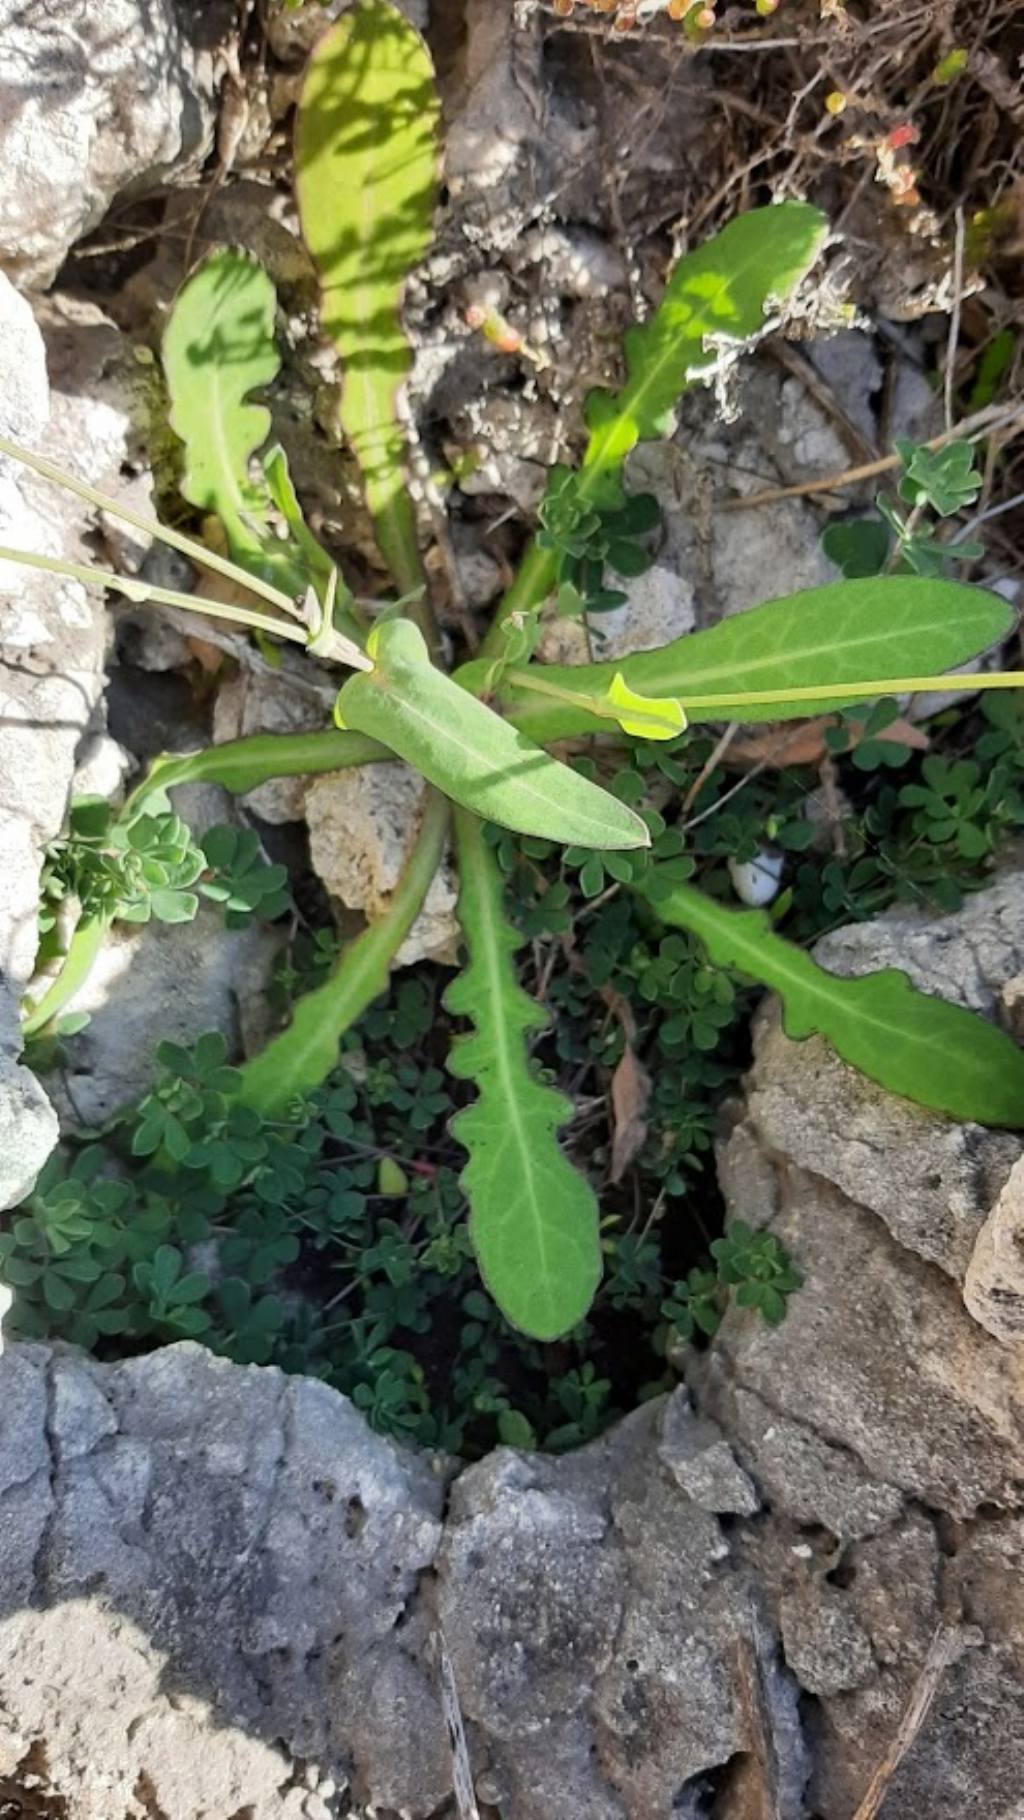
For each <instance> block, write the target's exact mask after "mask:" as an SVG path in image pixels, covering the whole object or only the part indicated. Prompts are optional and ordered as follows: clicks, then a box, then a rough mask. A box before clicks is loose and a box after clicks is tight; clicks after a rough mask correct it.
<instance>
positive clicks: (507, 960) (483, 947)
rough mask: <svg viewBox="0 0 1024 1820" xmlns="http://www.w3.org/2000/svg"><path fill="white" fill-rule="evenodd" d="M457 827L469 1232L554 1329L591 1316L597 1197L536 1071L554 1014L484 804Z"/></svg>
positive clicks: (452, 1062) (521, 1316) (457, 1068)
mask: <svg viewBox="0 0 1024 1820" xmlns="http://www.w3.org/2000/svg"><path fill="white" fill-rule="evenodd" d="M455 830H456V841H457V847H458V858H459V877H460V891H459V920H460V922H461V924H462V927H463V931H464V933H465V936H466V944H467V948H468V963H467V965H466V967H465V969H464V971H463V972H462V973H461V974H460V975H459V977H458V978H457V979H456V980H455V981H454V982H453V984H452V985H451V986H449V988H448V991H447V993H446V994H445V1005H446V1007H447V1009H448V1010H449V1011H451V1012H453V1013H454V1014H455V1015H456V1016H458V1017H466V1018H469V1019H470V1020H471V1022H472V1024H473V1026H474V1033H473V1034H472V1035H469V1036H463V1037H460V1038H458V1040H457V1041H456V1044H455V1046H454V1048H453V1050H452V1053H451V1056H450V1057H449V1062H448V1066H449V1068H450V1069H451V1072H452V1073H453V1074H455V1075H457V1076H458V1077H459V1079H460V1080H471V1081H473V1082H475V1084H476V1086H477V1089H478V1097H477V1099H476V1100H475V1102H474V1103H473V1105H472V1106H469V1107H467V1108H466V1110H465V1111H463V1112H459V1113H457V1114H456V1117H455V1118H454V1120H453V1121H452V1127H451V1129H452V1134H453V1136H454V1137H456V1138H457V1139H458V1141H459V1143H460V1144H461V1145H462V1146H463V1148H464V1149H465V1150H467V1151H468V1153H469V1162H468V1163H467V1164H466V1167H465V1169H464V1171H463V1173H462V1178H461V1179H462V1185H463V1187H464V1189H465V1191H466V1194H467V1196H468V1198H469V1203H470V1220H469V1230H470V1236H471V1238H472V1241H473V1248H474V1250H475V1252H476V1256H477V1259H478V1262H479V1265H480V1271H481V1274H482V1276H483V1279H484V1282H485V1283H486V1285H487V1288H488V1289H489V1291H490V1293H491V1295H492V1296H493V1297H494V1300H495V1301H496V1302H497V1304H498V1306H499V1308H500V1309H501V1311H502V1313H503V1314H504V1315H505V1317H506V1319H507V1320H509V1321H511V1322H512V1324H513V1326H515V1327H518V1328H520V1329H521V1330H522V1331H523V1332H524V1333H528V1334H531V1335H532V1336H533V1337H534V1338H535V1339H538V1340H554V1339H557V1338H558V1337H559V1335H560V1334H564V1333H568V1332H569V1330H570V1329H571V1328H573V1327H574V1326H575V1325H576V1323H577V1322H578V1321H580V1320H582V1319H583V1316H584V1315H585V1314H586V1312H587V1309H588V1308H589V1306H590V1303H591V1300H592V1298H593V1295H594V1291H595V1289H596V1288H597V1285H598V1282H599V1280H600V1276H601V1247H600V1241H599V1230H598V1229H599V1217H598V1206H597V1201H596V1198H595V1196H594V1193H593V1190H592V1189H591V1187H590V1184H589V1183H588V1182H587V1181H586V1180H585V1179H584V1177H583V1176H581V1175H580V1174H578V1172H577V1171H576V1170H575V1169H574V1168H573V1167H572V1164H571V1163H570V1162H569V1160H568V1158H567V1157H566V1155H565V1153H564V1151H563V1150H562V1148H561V1146H560V1144H559V1142H558V1133H559V1130H560V1129H561V1127H562V1126H563V1125H565V1124H566V1123H567V1121H568V1120H569V1118H571V1116H572V1105H571V1102H570V1101H569V1100H567V1099H566V1098H565V1096H564V1094H561V1093H559V1092H557V1091H556V1090H555V1088H553V1087H548V1086H546V1085H545V1084H544V1083H543V1082H541V1081H540V1080H538V1078H537V1075H536V1072H535V1070H534V1068H533V1067H532V1065H531V1063H530V1059H529V1052H528V1049H527V1042H526V1039H527V1036H528V1033H529V1032H530V1031H531V1030H537V1029H540V1028H543V1026H544V1025H545V1024H546V1022H547V1017H546V1014H545V1012H544V1011H543V1010H542V1008H541V1007H540V1006H539V1005H538V1004H537V1003H536V1002H535V1000H533V999H531V998H529V997H528V996H527V995H526V993H525V992H523V990H522V989H521V987H520V986H519V983H518V981H517V979H516V972H515V965H514V961H513V958H512V957H513V955H514V953H515V951H516V949H517V948H518V947H519V946H520V943H521V941H522V937H521V936H520V935H519V934H518V932H517V931H516V930H515V929H513V928H512V927H511V925H510V924H509V923H508V921H507V920H506V917H505V913H504V906H503V902H502V884H501V874H500V872H499V870H498V865H497V861H496V859H495V857H494V854H493V851H492V850H491V848H490V847H489V846H488V845H487V842H486V841H485V839H484V833H483V825H482V823H481V822H479V821H478V820H477V819H476V817H475V816H472V815H469V814H467V813H466V811H465V810H461V809H460V810H457V811H456V815H455Z"/></svg>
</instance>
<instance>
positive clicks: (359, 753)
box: [125, 727, 392, 813]
mask: <svg viewBox="0 0 1024 1820" xmlns="http://www.w3.org/2000/svg"><path fill="white" fill-rule="evenodd" d="M391 756H392V754H391V753H390V752H389V751H388V749H387V747H386V746H380V745H378V744H377V741H376V740H373V739H367V738H366V737H365V736H364V735H363V734H362V733H339V732H338V730H337V729H336V728H334V727H327V728H325V729H324V731H323V732H322V733H254V734H252V735H250V736H249V737H248V738H246V739H229V740H225V741H224V742H223V744H222V745H219V746H207V747H206V748H205V749H204V750H203V751H202V752H187V753H185V754H184V755H183V756H180V757H179V755H178V754H177V753H175V752H167V753H164V754H163V755H162V756H161V757H159V758H155V759H154V760H153V763H152V765H151V766H150V768H149V771H148V772H147V774H146V776H145V777H144V778H143V780H142V782H141V784H139V785H138V786H137V787H136V789H135V790H134V791H133V792H132V795H131V797H130V798H129V801H128V803H127V804H126V805H125V807H126V809H127V810H130V811H132V812H133V813H134V812H137V811H138V810H139V809H140V808H141V807H142V805H143V803H145V804H147V805H148V806H149V807H151V808H160V807H163V808H168V807H169V806H170V805H169V804H168V803H167V802H166V800H165V799H166V793H167V791H168V790H173V789H174V788H175V786H176V785H177V784H192V783H208V784H222V785H223V787H224V789H225V790H230V791H232V793H233V794H234V795H236V796H238V795H244V793H245V792H246V791H247V790H255V789H256V787H257V785H258V784H265V783H266V782H267V781H268V779H269V778H272V777H319V776H322V774H323V773H324V772H325V771H345V770H347V769H348V768H349V767H350V766H351V765H365V764H369V763H370V761H371V760H372V759H381V758H390V757H391Z"/></svg>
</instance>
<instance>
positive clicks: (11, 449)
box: [0, 436, 295, 627]
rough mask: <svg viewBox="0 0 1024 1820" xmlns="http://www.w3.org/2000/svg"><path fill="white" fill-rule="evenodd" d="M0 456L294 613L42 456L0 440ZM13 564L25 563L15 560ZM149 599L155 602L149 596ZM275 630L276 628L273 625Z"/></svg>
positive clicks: (248, 579) (208, 553)
mask: <svg viewBox="0 0 1024 1820" xmlns="http://www.w3.org/2000/svg"><path fill="white" fill-rule="evenodd" d="M0 455H8V456H10V458H11V460H12V461H20V462H22V463H23V464H24V466H25V467H27V468H31V469H32V471H33V472H34V473H36V474H41V475H42V477H43V479H44V480H52V481H53V483H54V485H55V486H58V487H63V488H64V490H65V492H67V493H75V494H77V496H78V498H79V499H85V500H88V502H89V504H90V505H93V506H97V507H98V508H99V510H100V511H101V512H109V513H110V515H111V517H113V518H120V519H121V521H122V523H124V524H128V525H133V526H134V527H135V529H136V531H141V532H142V533H143V535H144V536H145V537H153V538H155V539H156V540H157V542H158V543H165V544H169V545H170V547H171V549H172V550H180V551H181V553H182V555H183V556H187V557H189V558H190V560H191V561H192V562H194V563H198V564H199V565H200V566H201V567H203V568H207V569H214V570H216V572H217V574H218V575H226V576H227V578H228V580H229V581H233V582H236V583H241V585H242V586H243V587H246V588H248V589H249V590H250V592H251V593H253V594H258V595H260V596H261V598H262V599H263V600H268V601H270V603H271V605H272V606H275V607H280V609H281V611H282V613H292V614H294V612H295V602H294V601H293V600H292V599H291V598H290V596H289V595H287V594H282V593H281V591H280V589H279V588H275V587H272V586H271V584H270V582H268V581H263V580H262V578H261V577H260V576H258V575H250V574H248V573H247V571H246V570H245V569H240V568H239V567H238V565H237V563H233V562H230V561H229V560H228V558H227V557H226V556H218V555H217V553H216V551H215V550H208V549H207V548H206V545H205V544H201V543H197V542H196V541H195V539H194V538H192V537H186V536H185V535H184V534H183V532H181V531H172V530H171V529H170V528H169V526H167V525H162V524H160V523H158V521H157V520H156V519H155V518H144V517H143V516H142V514H141V513H139V512H132V511H129V509H128V507H127V506H124V505H122V504H121V503H120V502H119V501H118V500H116V499H111V498H110V496H109V494H107V493H101V492H100V491H99V489H98V488H97V487H90V486H89V485H88V484H87V483H86V482H85V481H84V480H79V479H78V478H77V477H76V476H75V475H74V474H65V472H64V470H63V468H58V467H56V466H55V465H54V463H53V462H52V461H46V460H45V459H44V457H43V456H42V455H36V454H34V453H33V452H32V450H31V449H23V448H22V447H21V446H20V444H18V443H16V442H9V441H8V440H7V438H6V437H5V436H0ZM14 560H16V561H24V560H25V558H23V557H16V558H15V559H14ZM150 598H155V595H153V594H151V596H150ZM274 623H275V627H276V621H275V622H274Z"/></svg>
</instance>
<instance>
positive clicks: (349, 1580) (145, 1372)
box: [0, 1346, 450, 1820]
mask: <svg viewBox="0 0 1024 1820" xmlns="http://www.w3.org/2000/svg"><path fill="white" fill-rule="evenodd" d="M0 1382H2V1388H3V1394H2V1396H0V1510H2V1513H3V1521H2V1524H0V1535H2V1540H0V1555H2V1562H3V1571H2V1573H0V1638H2V1648H0V1786H4V1783H3V1778H5V1777H6V1778H9V1779H10V1780H11V1781H16V1779H17V1778H18V1776H19V1766H22V1772H21V1773H24V1768H25V1767H29V1768H30V1767H31V1764H32V1762H33V1758H35V1760H36V1761H39V1760H42V1761H45V1764H46V1770H47V1775H48V1777H49V1782H50V1789H51V1791H52V1793H53V1794H55V1795H59V1796H63V1797H64V1799H65V1800H66V1801H67V1802H68V1803H69V1806H68V1809H67V1811H68V1813H69V1814H73V1815H74V1816H75V1820H110V1816H111V1815H112V1814H114V1813H116V1814H118V1815H119V1816H120V1815H122V1814H123V1815H131V1816H137V1815H142V1814H146V1813H153V1812H160V1813H165V1814H168V1815H172V1814H173V1815H181V1816H182V1820H184V1816H185V1815H190V1816H191V1815H198V1814H201V1813H205V1814H209V1815H210V1816H211V1817H212V1816H216V1817H217V1820H222V1817H223V1820H226V1817H227V1816H228V1815H229V1814H237V1813H240V1812H242V1811H244V1812H246V1813H247V1814H251V1815H252V1817H253V1820H328V1816H329V1815H330V1814H331V1813H333V1812H336V1811H337V1809H336V1806H335V1805H334V1804H329V1800H328V1798H329V1796H330V1794H331V1790H332V1789H339V1788H344V1787H345V1785H346V1784H348V1785H351V1786H352V1787H353V1789H354V1792H355V1793H356V1795H357V1797H358V1794H359V1785H360V1782H361V1779H362V1778H363V1776H364V1772H365V1770H366V1766H367V1761H368V1760H367V1757H366V1753H367V1752H369V1754H370V1756H371V1757H372V1756H373V1755H374V1754H378V1755H379V1757H380V1761H379V1763H378V1764H377V1765H376V1767H375V1768H374V1780H375V1786H376V1787H377V1788H378V1789H379V1790H380V1791H381V1794H382V1799H383V1801H384V1804H385V1805H386V1806H388V1807H394V1808H401V1809H403V1810H407V1811H415V1812H416V1813H417V1814H420V1815H425V1814H427V1813H429V1812H431V1811H432V1810H433V1809H434V1808H436V1807H437V1806H438V1805H439V1804H440V1803H441V1802H442V1801H443V1800H444V1798H445V1795H446V1794H447V1792H448V1787H449V1784H450V1769H449V1763H448V1758H447V1744H446V1741H445V1738H444V1732H443V1728H442V1724H441V1717H440V1708H439V1705H438V1702H437V1700H436V1697H435V1694H434V1690H433V1681H432V1670H431V1668H430V1666H429V1663H428V1661H427V1648H426V1644H427V1633H426V1631H425V1629H424V1627H423V1626H422V1624H419V1625H418V1624H417V1621H416V1617H415V1614H414V1613H413V1614H411V1615H410V1614H409V1607H410V1603H411V1602H412V1601H414V1599H415V1594H416V1588H417V1583H418V1577H419V1575H420V1574H421V1573H422V1572H423V1571H424V1569H426V1568H427V1567H428V1566H429V1564H430V1562H431V1560H432V1559H433V1556H434V1552H435V1550H436V1547H437V1541H438V1537H439V1533H440V1526H439V1521H438V1518H439V1512H440V1506H441V1499H442V1493H443V1481H442V1478H441V1477H440V1476H439V1475H437V1474H436V1473H434V1472H433V1471H431V1469H430V1467H429V1465H428V1464H427V1463H426V1462H421V1461H419V1460H416V1459H415V1458H413V1456H412V1455H410V1454H402V1453H401V1452H400V1451H399V1450H398V1449H397V1448H396V1447H394V1446H393V1445H392V1444H391V1443H390V1442H388V1441H385V1440H382V1439H380V1438H378V1437H375V1436H373V1435H371V1434H370V1433H369V1431H368V1430H367V1429H366V1427H365V1425H364V1423H363V1420H362V1418H361V1417H360V1416H359V1415H357V1413H356V1412H355V1410H354V1409H353V1408H352V1406H351V1405H350V1404H349V1403H348V1402H347V1401H346V1400H345V1399H344V1398H343V1397H340V1396H338V1395H337V1394H336V1393H335V1392H334V1391H331V1390H329V1389H328V1388H327V1387H326V1386H325V1385H322V1384H317V1383H313V1382H304V1381H302V1380H299V1379H294V1378H293V1379H284V1378H282V1377H281V1375H280V1373H278V1372H276V1371H260V1370H252V1369H249V1370H242V1369H240V1368H238V1367H234V1366H228V1365H223V1364H220V1363H218V1361H217V1360H215V1359H214V1358H213V1357H212V1356H211V1355H210V1354H208V1353H206V1352H205V1351H204V1350H203V1349H202V1348H201V1347H198V1346H175V1347H171V1348H168V1349H166V1350H165V1351H163V1352H159V1353H156V1354H154V1355H153V1356H152V1357H150V1358H147V1359H138V1360H134V1361H132V1362H131V1363H128V1364H124V1365H114V1366H97V1365H94V1364H92V1363H91V1362H89V1361H87V1360H85V1359H83V1358H81V1357H80V1356H79V1355H76V1354H74V1353H72V1352H70V1351H66V1350H55V1351H52V1352H51V1351H50V1350H49V1349H48V1348H45V1347H37V1346H18V1347H15V1348H14V1349H13V1350H10V1351H8V1353H7V1354H6V1355H5V1356H4V1358H3V1360H2V1361H0ZM30 1600H34V1601H35V1602H37V1603H38V1604H41V1605H42V1607H43V1609H42V1610H39V1609H36V1610H33V1609H32V1608H31V1606H30V1603H29V1601H30ZM405 1620H408V1621H407V1622H405ZM382 1726H386V1727H387V1728H388V1738H389V1742H390V1744H391V1746H392V1749H393V1754H392V1755H391V1756H390V1757H387V1756H385V1755H384V1753H380V1752H379V1750H378V1746H379V1728H380V1727H382ZM403 1726H404V1728H405V1732H406V1735H407V1744H406V1746H405V1748H404V1752H403V1749H402V1746H401V1743H400V1740H401V1735H402V1728H403ZM375 1728H377V1729H376V1730H375ZM360 1739H362V1740H363V1742H362V1743H360V1742H359V1740H360ZM43 1747H45V1750H44V1748H43ZM306 1766H309V1768H308V1769H307V1768H306Z"/></svg>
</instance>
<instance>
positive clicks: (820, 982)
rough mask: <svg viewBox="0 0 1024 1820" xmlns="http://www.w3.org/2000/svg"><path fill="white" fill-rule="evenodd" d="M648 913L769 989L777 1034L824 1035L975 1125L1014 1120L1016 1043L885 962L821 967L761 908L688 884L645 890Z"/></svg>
mask: <svg viewBox="0 0 1024 1820" xmlns="http://www.w3.org/2000/svg"><path fill="white" fill-rule="evenodd" d="M654 901H655V906H656V909H657V912H658V915H659V916H661V917H663V918H664V920H665V921H666V922H667V923H673V924H675V925H677V926H678V927H679V928H681V929H689V930H690V931H691V932H692V933H693V934H694V935H696V936H698V937H699V938H700V940H701V941H702V942H703V943H704V945H705V947H706V948H707V950H708V953H709V954H710V956H711V958H712V960H713V961H716V962H717V963H718V965H719V966H721V967H735V968H736V969H737V970H738V971H739V972H740V973H745V974H747V975H748V976H749V977H750V978H751V979H755V980H760V981H761V983H762V984H763V985H765V986H770V987H771V988H772V990H773V991H775V992H777V993H778V994H779V997H780V998H781V1000H782V1005H783V1027H784V1029H785V1031H786V1034H787V1035H788V1036H791V1037H795V1038H796V1039H797V1040H800V1039H801V1038H803V1037H808V1036H812V1035H814V1034H815V1033H818V1034H820V1035H821V1036H824V1037H827V1038H828V1041H829V1042H830V1043H831V1044H832V1046H833V1048H834V1049H835V1050H836V1051H837V1053H838V1054H839V1055H841V1056H842V1058H843V1060H844V1061H847V1062H852V1063H853V1066H854V1067H855V1068H859V1069H860V1070H861V1072H862V1073H864V1074H866V1075H867V1076H868V1077H869V1079H871V1080H873V1081H877V1082H878V1083H879V1085H880V1086H882V1087H887V1088H889V1090H890V1092H892V1093H899V1094H902V1095H903V1096H904V1098H905V1099H908V1100H914V1101H916V1102H917V1104H918V1105H920V1106H930V1107H932V1108H933V1109H934V1110H935V1111H936V1112H948V1113H949V1114H950V1115H951V1116H952V1117H953V1118H957V1119H973V1120H976V1121H977V1123H978V1124H980V1125H1013V1126H1020V1125H1024V1050H1022V1049H1019V1048H1018V1047H1017V1044H1016V1043H1014V1042H1012V1041H1011V1039H1010V1038H1009V1037H1008V1036H1006V1035H1005V1034H1004V1032H1003V1031H1002V1030H998V1029H997V1028H996V1026H995V1025H994V1024H989V1023H986V1021H985V1019H984V1018H981V1017H977V1016H975V1014H974V1013H973V1012H971V1011H965V1010H964V1009H963V1007H962V1006H960V1005H950V1004H947V1003H946V1001H945V1000H944V999H939V998H932V997H930V995H929V994H928V993H925V992H919V991H918V990H917V989H916V987H914V986H912V985H911V983H910V981H909V979H908V978H907V976H906V974H905V973H900V972H899V971H898V970H897V969H896V968H894V967H886V968H885V969H883V970H882V971H880V972H877V973H866V974H862V975H861V976H860V977H859V978H856V979H842V978H840V977H839V976H838V975H837V974H834V973H827V972H826V971H825V969H824V968H823V967H819V966H818V965H817V963H816V962H815V961H813V960H812V959H811V957H810V955H809V954H804V953H803V951H802V950H801V949H800V948H796V947H794V946H793V944H792V943H791V942H787V941H785V940H784V939H783V938H782V936H779V935H776V934H775V933H774V931H773V929H772V926H771V923H770V921H769V919H768V917H767V916H766V915H765V913H764V911H763V910H726V909H723V907H722V905H721V904H716V903H714V902H713V900H712V899H711V898H708V897H705V896H704V895H703V893H702V892H700V891H697V890H695V889H694V888H693V886H692V885H676V886H674V887H673V889H672V891H671V892H670V893H669V894H668V895H665V896H663V895H661V894H660V893H657V892H656V893H655V894H654Z"/></svg>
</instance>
